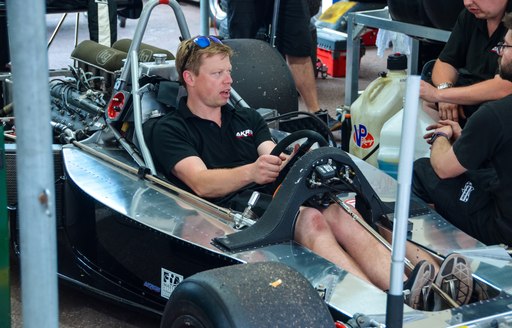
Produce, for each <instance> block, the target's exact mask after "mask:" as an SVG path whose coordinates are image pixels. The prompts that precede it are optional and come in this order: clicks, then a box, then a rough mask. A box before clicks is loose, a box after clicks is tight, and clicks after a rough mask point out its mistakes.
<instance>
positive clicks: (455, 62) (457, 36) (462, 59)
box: [439, 9, 476, 69]
mask: <svg viewBox="0 0 512 328" xmlns="http://www.w3.org/2000/svg"><path fill="white" fill-rule="evenodd" d="M467 14H468V11H467V10H466V9H463V10H462V11H461V13H460V14H459V16H458V18H457V21H456V23H455V25H454V27H453V29H452V32H451V34H450V37H449V38H448V41H447V42H446V45H445V46H444V48H443V50H442V51H441V53H440V54H439V59H440V60H441V61H443V62H445V63H448V64H450V65H452V66H453V67H455V68H457V69H458V68H461V67H464V66H465V65H466V53H467V46H468V44H469V40H467V36H466V32H468V30H467V28H468V26H467V25H469V24H468V18H467ZM475 28H476V27H475V26H473V27H471V29H475Z"/></svg>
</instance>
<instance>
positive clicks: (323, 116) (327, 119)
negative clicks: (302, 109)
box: [314, 109, 341, 131]
mask: <svg viewBox="0 0 512 328" xmlns="http://www.w3.org/2000/svg"><path fill="white" fill-rule="evenodd" d="M314 114H315V115H316V117H318V118H319V119H320V120H322V122H324V123H325V124H326V125H327V126H328V127H329V129H330V130H331V131H336V130H339V129H340V128H341V121H340V120H337V119H335V118H333V117H332V116H331V115H329V112H328V111H327V109H320V110H318V111H316V112H314ZM338 123H339V125H338Z"/></svg>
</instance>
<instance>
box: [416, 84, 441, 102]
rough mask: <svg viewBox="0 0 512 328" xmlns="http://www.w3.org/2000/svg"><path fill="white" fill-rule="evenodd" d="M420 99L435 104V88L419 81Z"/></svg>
mask: <svg viewBox="0 0 512 328" xmlns="http://www.w3.org/2000/svg"><path fill="white" fill-rule="evenodd" d="M420 98H421V99H423V100H425V101H428V102H431V103H435V102H437V88H436V87H434V86H433V85H432V84H430V83H428V82H425V81H423V80H421V81H420Z"/></svg>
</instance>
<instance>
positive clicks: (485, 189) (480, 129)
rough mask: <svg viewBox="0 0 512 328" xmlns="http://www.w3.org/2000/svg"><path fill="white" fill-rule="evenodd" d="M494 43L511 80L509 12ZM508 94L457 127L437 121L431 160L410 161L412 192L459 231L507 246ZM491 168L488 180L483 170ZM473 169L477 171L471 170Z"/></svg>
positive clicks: (510, 220)
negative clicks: (501, 36)
mask: <svg viewBox="0 0 512 328" xmlns="http://www.w3.org/2000/svg"><path fill="white" fill-rule="evenodd" d="M503 22H504V26H505V27H506V28H507V29H508V32H507V33H506V35H505V38H504V41H503V42H502V43H500V44H499V46H497V49H496V51H497V54H498V55H499V56H500V59H499V75H500V79H503V80H504V81H512V49H511V48H512V14H511V13H508V14H506V15H505V17H504V19H503ZM511 126H512V95H508V96H505V97H504V98H502V99H499V100H495V101H490V102H486V103H485V104H483V105H482V106H481V107H480V109H479V110H478V111H476V112H475V113H474V114H473V115H472V116H471V117H470V118H469V119H468V120H467V122H466V125H465V127H464V129H461V127H460V125H459V124H458V122H455V121H453V120H441V121H439V122H438V123H437V124H435V125H432V126H430V127H428V130H430V132H429V133H427V134H426V135H425V137H426V138H428V139H429V142H430V143H431V145H432V148H431V154H430V159H428V158H422V159H418V160H417V161H416V162H415V164H414V177H413V191H414V193H415V194H417V195H418V196H419V197H420V198H422V199H423V200H425V201H426V202H428V203H431V204H433V205H434V206H435V208H436V211H437V212H439V213H440V214H441V215H443V216H444V217H445V218H446V219H447V220H449V221H450V222H451V223H453V224H454V225H455V226H457V227H458V228H459V229H461V230H462V231H464V232H466V233H467V234H469V235H471V236H473V237H475V238H476V239H478V240H480V241H481V242H483V243H485V244H488V245H495V244H500V243H501V244H505V245H509V246H510V245H512V188H510V186H511V184H512V173H511V171H510V167H511V166H512V129H511V128H510V127H511ZM487 169H491V172H492V171H494V172H495V174H496V176H495V178H494V179H493V180H491V181H489V179H486V178H483V177H482V175H481V174H480V173H481V172H482V170H483V171H484V172H486V170H487ZM477 172H480V173H478V174H476V173H477Z"/></svg>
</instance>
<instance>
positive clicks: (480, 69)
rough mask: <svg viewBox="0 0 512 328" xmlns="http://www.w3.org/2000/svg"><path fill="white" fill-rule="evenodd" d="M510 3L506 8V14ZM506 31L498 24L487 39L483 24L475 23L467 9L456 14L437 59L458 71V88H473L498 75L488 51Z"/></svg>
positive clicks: (480, 21)
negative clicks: (476, 84) (447, 37)
mask: <svg viewBox="0 0 512 328" xmlns="http://www.w3.org/2000/svg"><path fill="white" fill-rule="evenodd" d="M511 10H512V3H510V2H509V3H508V4H507V10H506V11H507V12H510V11H511ZM506 33H507V28H505V26H503V23H500V25H499V26H498V28H497V29H496V31H494V33H493V34H492V35H491V36H490V37H489V35H488V32H487V22H486V20H483V19H477V18H476V17H475V15H473V14H472V13H470V12H469V11H468V10H467V9H463V10H462V11H461V13H460V14H459V17H458V19H457V22H456V23H455V26H454V28H453V30H452V33H451V35H450V38H449V39H448V42H447V43H446V45H445V47H444V49H443V51H442V52H441V54H440V55H439V59H440V60H441V61H443V62H446V63H448V64H450V65H452V66H453V67H455V68H457V70H458V71H459V74H460V75H459V80H460V83H459V85H468V84H474V83H477V82H480V81H483V80H488V79H491V78H493V77H494V75H496V74H497V72H498V55H497V54H496V53H494V52H493V51H492V48H494V47H495V46H496V44H498V42H501V41H503V38H504V37H505V34H506Z"/></svg>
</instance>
